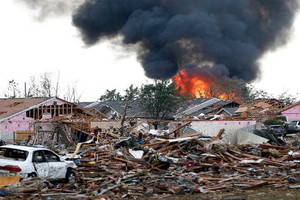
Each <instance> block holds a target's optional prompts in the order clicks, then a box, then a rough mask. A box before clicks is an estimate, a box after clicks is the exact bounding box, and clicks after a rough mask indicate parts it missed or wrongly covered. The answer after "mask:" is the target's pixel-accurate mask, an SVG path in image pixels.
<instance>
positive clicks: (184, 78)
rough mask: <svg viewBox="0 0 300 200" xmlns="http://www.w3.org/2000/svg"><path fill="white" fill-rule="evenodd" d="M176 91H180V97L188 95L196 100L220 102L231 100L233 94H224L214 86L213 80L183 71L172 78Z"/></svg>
mask: <svg viewBox="0 0 300 200" xmlns="http://www.w3.org/2000/svg"><path fill="white" fill-rule="evenodd" d="M173 81H174V82H175V84H176V89H179V90H180V93H181V94H182V95H185V94H189V95H192V96H194V97H197V98H200V97H201V98H212V97H217V98H219V99H221V100H227V99H229V98H230V99H232V98H233V97H234V96H235V94H234V93H230V94H226V93H224V92H222V91H221V90H222V89H221V88H220V87H218V86H216V85H214V84H215V82H216V81H215V80H214V79H213V78H212V77H209V76H207V75H203V74H201V75H197V74H188V73H187V72H186V71H185V70H180V71H179V72H178V74H176V75H175V76H174V77H173Z"/></svg>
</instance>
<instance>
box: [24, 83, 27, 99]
mask: <svg viewBox="0 0 300 200" xmlns="http://www.w3.org/2000/svg"><path fill="white" fill-rule="evenodd" d="M24 92H25V94H24V97H25V98H27V88H26V82H24Z"/></svg>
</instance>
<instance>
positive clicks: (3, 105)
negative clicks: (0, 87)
mask: <svg viewBox="0 0 300 200" xmlns="http://www.w3.org/2000/svg"><path fill="white" fill-rule="evenodd" d="M49 99H51V98H49V97H48V98H14V99H0V120H1V119H4V118H6V117H9V116H11V115H13V114H16V113H19V112H21V111H23V110H25V109H27V108H30V107H32V106H35V105H37V104H40V103H42V102H44V101H47V100H49Z"/></svg>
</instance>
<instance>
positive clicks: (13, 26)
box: [0, 0, 300, 101]
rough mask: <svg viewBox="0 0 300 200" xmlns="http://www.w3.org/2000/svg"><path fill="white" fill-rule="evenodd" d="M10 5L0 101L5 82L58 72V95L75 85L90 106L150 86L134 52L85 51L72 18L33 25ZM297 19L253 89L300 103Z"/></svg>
mask: <svg viewBox="0 0 300 200" xmlns="http://www.w3.org/2000/svg"><path fill="white" fill-rule="evenodd" d="M16 2H17V1H14V0H1V1H0V24H1V29H0V55H1V56H0V66H1V69H2V71H1V73H0V96H3V91H4V90H6V89H7V84H8V81H9V80H12V79H14V80H16V81H17V82H18V83H19V84H20V85H22V86H23V83H24V82H28V81H29V78H30V76H37V77H38V76H39V75H40V74H42V73H44V72H51V73H52V75H53V78H54V79H55V78H56V76H57V74H58V71H59V72H60V84H61V93H63V92H64V88H66V87H67V85H70V84H77V87H78V91H79V93H80V94H81V96H82V97H81V100H90V101H94V100H97V98H99V96H100V95H101V94H102V93H103V92H104V91H105V90H106V89H114V88H116V89H118V90H119V91H122V90H124V89H125V88H127V87H128V86H130V84H134V85H136V86H139V85H141V84H143V83H147V82H150V81H151V80H149V79H147V78H146V77H145V75H144V71H143V69H142V67H141V66H140V64H139V63H138V62H137V60H136V55H135V54H134V53H133V52H126V50H123V49H122V48H121V47H118V46H117V47H116V46H115V45H114V44H113V43H111V42H109V41H106V42H101V43H99V44H97V45H95V46H93V47H89V48H87V47H85V45H84V44H83V42H82V41H81V39H80V37H79V32H78V31H77V30H76V29H75V28H74V27H73V26H72V24H71V17H70V16H68V15H65V16H60V17H49V18H47V19H45V20H43V21H39V20H37V16H38V13H37V11H34V10H32V9H29V8H28V7H26V6H25V5H24V4H20V3H16ZM299 50H300V17H299V16H298V17H297V19H296V21H295V23H294V32H293V35H292V38H291V39H290V40H289V43H288V44H287V45H286V46H284V47H282V48H280V49H277V50H276V51H275V52H269V53H267V54H266V55H265V56H264V58H262V59H261V60H260V64H261V69H262V76H261V78H260V80H256V81H255V83H254V84H255V86H256V87H258V88H261V89H264V90H266V91H267V92H271V93H274V94H280V93H282V92H284V91H287V90H288V91H289V93H291V94H293V95H296V94H297V97H298V98H299V97H300V95H299V94H298V93H300V86H299V84H298V80H299V74H300V70H299V66H298V65H299V63H300V62H299V61H300V56H299V53H298V52H299Z"/></svg>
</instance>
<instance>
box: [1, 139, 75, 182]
mask: <svg viewBox="0 0 300 200" xmlns="http://www.w3.org/2000/svg"><path fill="white" fill-rule="evenodd" d="M76 167H77V166H76V165H75V163H74V162H73V161H67V160H65V159H63V158H61V157H60V156H59V155H57V154H56V153H54V152H53V151H51V150H49V149H47V148H44V147H28V146H18V145H4V146H1V147H0V176H19V177H20V178H21V179H22V178H27V177H39V178H43V179H46V180H49V181H53V180H62V179H64V180H66V181H67V182H75V175H76Z"/></svg>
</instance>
